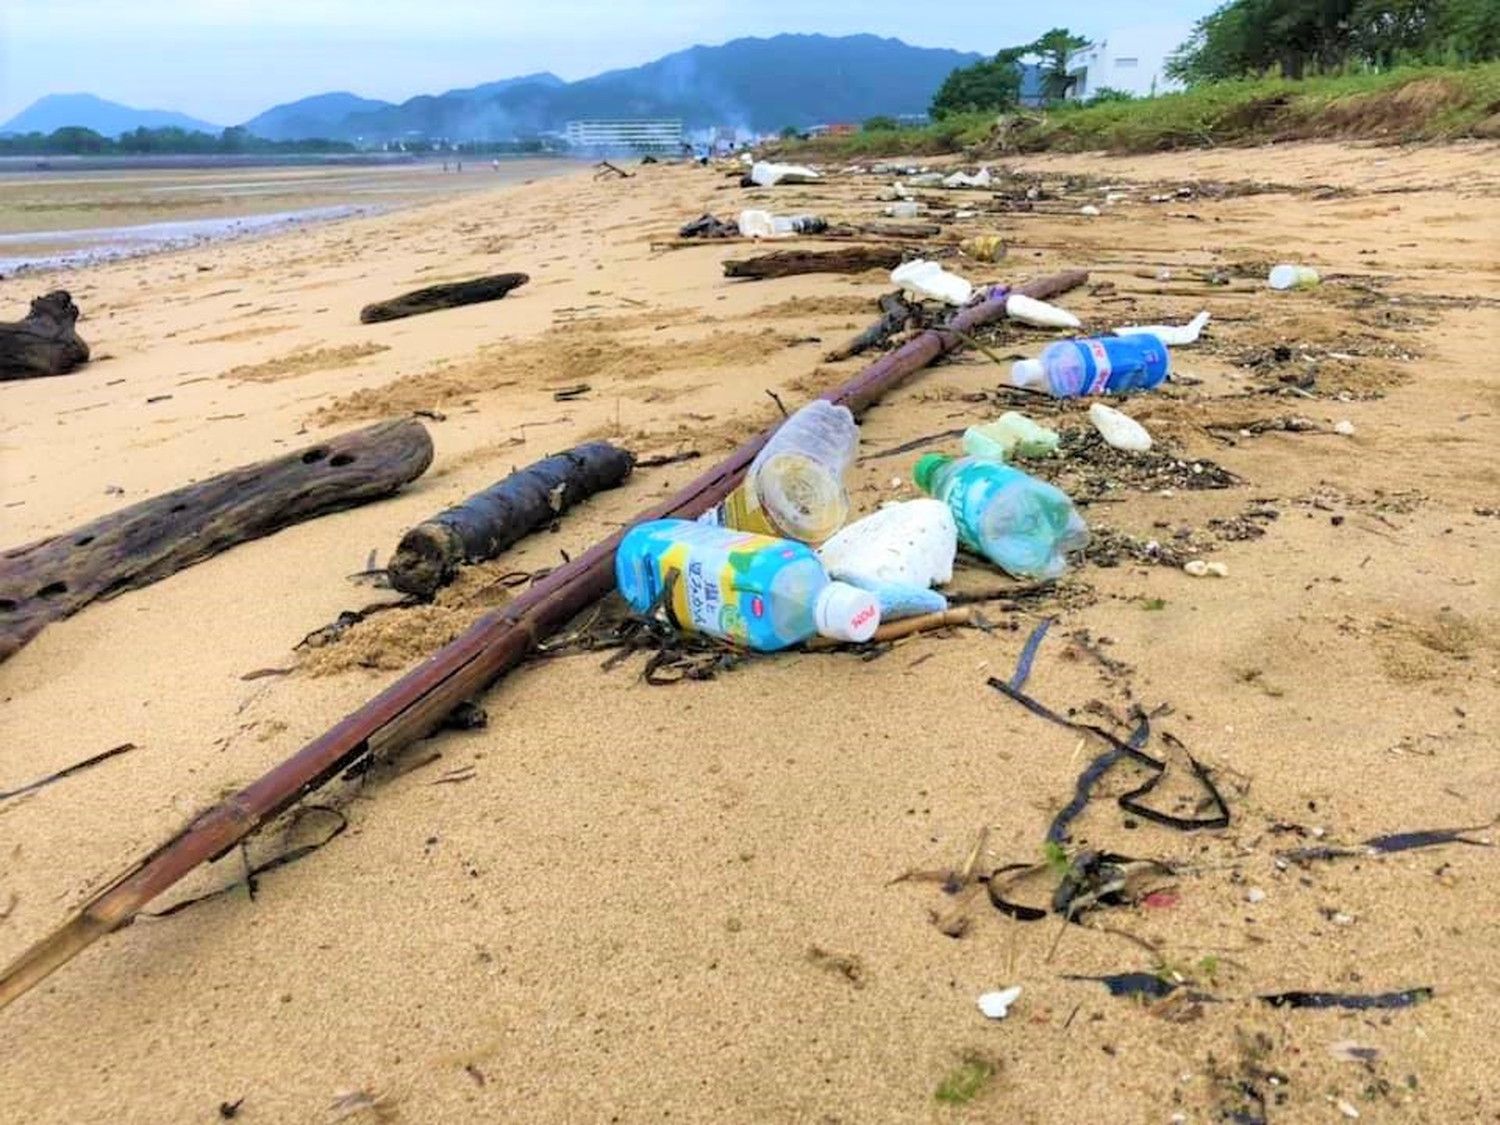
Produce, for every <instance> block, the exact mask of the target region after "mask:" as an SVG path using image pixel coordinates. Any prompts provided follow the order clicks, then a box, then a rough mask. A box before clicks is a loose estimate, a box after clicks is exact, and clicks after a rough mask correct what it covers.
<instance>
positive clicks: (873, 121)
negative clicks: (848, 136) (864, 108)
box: [860, 114, 901, 133]
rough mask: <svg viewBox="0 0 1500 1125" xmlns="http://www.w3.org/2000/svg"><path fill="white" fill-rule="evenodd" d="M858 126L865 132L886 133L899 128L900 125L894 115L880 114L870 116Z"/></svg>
mask: <svg viewBox="0 0 1500 1125" xmlns="http://www.w3.org/2000/svg"><path fill="white" fill-rule="evenodd" d="M860 128H861V129H863V130H864V131H865V132H866V133H888V132H890V131H891V130H892V129H899V128H901V125H900V123H899V122H898V121H897V120H896V119H895V118H894V117H886V116H884V115H883V114H882V115H877V116H875V117H872V118H870V119H869V120H868V121H866V122H865V123H864V124H863V125H861V126H860Z"/></svg>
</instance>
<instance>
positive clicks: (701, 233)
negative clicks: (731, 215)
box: [677, 214, 740, 238]
mask: <svg viewBox="0 0 1500 1125" xmlns="http://www.w3.org/2000/svg"><path fill="white" fill-rule="evenodd" d="M739 233H740V228H739V224H738V223H734V222H728V223H726V222H724V221H722V220H721V219H719V218H718V217H716V216H714V215H710V214H705V215H702V216H700V217H699V218H696V219H694V220H693V221H692V222H690V223H684V224H683V225H682V226H681V227H679V228H678V229H677V237H678V238H735V237H737V236H738V235H739Z"/></svg>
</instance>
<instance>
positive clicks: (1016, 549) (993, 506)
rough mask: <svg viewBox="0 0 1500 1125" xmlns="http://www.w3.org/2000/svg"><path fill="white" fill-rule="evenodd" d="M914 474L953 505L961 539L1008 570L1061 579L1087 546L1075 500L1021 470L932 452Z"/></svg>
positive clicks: (924, 486)
mask: <svg viewBox="0 0 1500 1125" xmlns="http://www.w3.org/2000/svg"><path fill="white" fill-rule="evenodd" d="M912 477H913V479H914V480H915V481H916V482H917V487H918V488H920V489H921V490H922V491H923V492H926V493H927V494H928V495H930V496H933V497H935V498H936V499H938V500H942V501H943V502H944V503H946V504H947V505H948V509H949V510H950V511H951V512H952V513H953V521H954V523H956V524H957V525H958V541H959V542H960V543H962V544H963V545H964V546H965V547H967V548H968V549H969V550H971V551H973V552H974V553H975V554H978V555H983V556H984V557H985V558H987V559H989V560H990V561H991V562H992V563H994V564H995V565H996V566H998V567H1000V569H1001V570H1004V571H1005V572H1006V573H1008V574H1013V575H1016V576H1018V577H1023V578H1039V579H1051V578H1057V577H1059V576H1060V575H1061V574H1062V573H1063V572H1064V571H1066V570H1067V568H1068V560H1067V552H1069V551H1077V550H1081V549H1082V548H1083V547H1085V546H1087V545H1088V541H1089V531H1088V528H1087V527H1086V526H1085V525H1084V522H1083V518H1082V517H1081V516H1079V514H1078V512H1077V511H1076V510H1075V509H1074V507H1073V502H1072V501H1071V500H1069V499H1068V497H1067V496H1066V495H1065V494H1064V493H1063V492H1062V491H1061V490H1060V489H1057V488H1054V487H1053V486H1052V485H1050V484H1047V483H1046V482H1044V481H1039V480H1037V479H1036V478H1034V477H1029V476H1027V475H1026V474H1025V473H1023V472H1021V470H1020V469H1015V468H1012V467H1011V466H1009V465H1001V464H999V463H997V462H995V461H982V460H979V459H978V458H975V457H960V458H958V459H957V460H955V459H954V458H952V457H945V456H944V455H943V454H941V453H929V454H928V455H927V456H925V457H923V458H922V459H921V460H920V461H918V462H917V466H916V469H915V470H914V471H913V473H912Z"/></svg>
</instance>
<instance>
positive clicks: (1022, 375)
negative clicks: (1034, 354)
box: [1010, 359, 1047, 391]
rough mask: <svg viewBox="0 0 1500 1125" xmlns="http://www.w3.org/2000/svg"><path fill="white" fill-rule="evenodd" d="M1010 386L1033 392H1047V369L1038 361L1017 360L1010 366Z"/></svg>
mask: <svg viewBox="0 0 1500 1125" xmlns="http://www.w3.org/2000/svg"><path fill="white" fill-rule="evenodd" d="M1010 384H1011V386H1013V387H1026V388H1028V389H1030V390H1033V391H1045V390H1047V368H1046V366H1045V365H1043V363H1042V361H1041V360H1039V359H1018V360H1016V362H1015V363H1013V364H1011V366H1010Z"/></svg>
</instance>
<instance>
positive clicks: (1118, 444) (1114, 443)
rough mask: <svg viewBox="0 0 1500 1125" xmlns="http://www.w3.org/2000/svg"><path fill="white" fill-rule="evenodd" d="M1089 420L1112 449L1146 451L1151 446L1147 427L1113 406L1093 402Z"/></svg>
mask: <svg viewBox="0 0 1500 1125" xmlns="http://www.w3.org/2000/svg"><path fill="white" fill-rule="evenodd" d="M1089 421H1090V422H1092V423H1093V424H1094V429H1096V430H1098V431H1099V436H1100V437H1102V438H1103V439H1104V442H1105V444H1106V445H1108V446H1109V447H1110V448H1111V449H1122V450H1125V451H1126V452H1129V453H1145V452H1146V451H1148V450H1149V449H1150V448H1151V435H1150V434H1149V433H1147V432H1146V427H1145V426H1143V425H1141V424H1140V423H1139V422H1137V421H1136V420H1135V419H1134V418H1132V417H1130V415H1128V414H1122V413H1121V412H1120V411H1118V410H1116V409H1115V408H1114V407H1112V406H1105V405H1104V403H1102V402H1096V403H1093V404H1092V405H1091V406H1090V407H1089Z"/></svg>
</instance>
